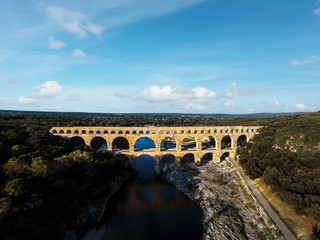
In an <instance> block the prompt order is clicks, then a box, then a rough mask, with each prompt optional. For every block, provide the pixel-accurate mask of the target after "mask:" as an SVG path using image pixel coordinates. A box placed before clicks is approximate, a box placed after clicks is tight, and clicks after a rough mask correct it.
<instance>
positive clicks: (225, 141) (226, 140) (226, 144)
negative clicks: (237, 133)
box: [221, 135, 232, 149]
mask: <svg viewBox="0 0 320 240" xmlns="http://www.w3.org/2000/svg"><path fill="white" fill-rule="evenodd" d="M231 147H232V138H231V137H230V136H229V135H226V136H224V137H223V138H222V139H221V149H226V148H231Z"/></svg>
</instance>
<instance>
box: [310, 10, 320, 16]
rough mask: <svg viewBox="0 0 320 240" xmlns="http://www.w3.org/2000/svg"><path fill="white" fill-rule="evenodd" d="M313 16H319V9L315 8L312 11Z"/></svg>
mask: <svg viewBox="0 0 320 240" xmlns="http://www.w3.org/2000/svg"><path fill="white" fill-rule="evenodd" d="M312 13H313V14H314V15H317V16H320V8H316V9H314V10H313V11H312Z"/></svg>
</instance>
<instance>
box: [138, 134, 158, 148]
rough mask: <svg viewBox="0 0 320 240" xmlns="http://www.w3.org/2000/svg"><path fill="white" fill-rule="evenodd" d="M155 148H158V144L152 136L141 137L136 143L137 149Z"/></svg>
mask: <svg viewBox="0 0 320 240" xmlns="http://www.w3.org/2000/svg"><path fill="white" fill-rule="evenodd" d="M155 148H156V144H155V143H154V141H153V140H152V139H151V138H148V137H141V138H139V139H138V140H137V141H136V142H135V144H134V150H135V151H141V150H145V149H155Z"/></svg>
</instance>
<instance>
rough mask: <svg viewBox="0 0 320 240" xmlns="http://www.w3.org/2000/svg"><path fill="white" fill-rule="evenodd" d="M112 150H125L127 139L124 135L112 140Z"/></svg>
mask: <svg viewBox="0 0 320 240" xmlns="http://www.w3.org/2000/svg"><path fill="white" fill-rule="evenodd" d="M112 149H113V150H126V149H129V141H128V139H127V138H125V137H116V138H115V139H113V141H112Z"/></svg>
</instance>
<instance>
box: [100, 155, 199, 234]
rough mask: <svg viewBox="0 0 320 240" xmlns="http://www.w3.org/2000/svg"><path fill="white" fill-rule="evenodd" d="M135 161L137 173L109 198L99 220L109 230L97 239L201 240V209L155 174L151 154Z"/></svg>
mask: <svg viewBox="0 0 320 240" xmlns="http://www.w3.org/2000/svg"><path fill="white" fill-rule="evenodd" d="M136 164H137V166H138V169H139V171H138V173H137V174H136V175H135V176H133V177H132V178H131V179H130V180H129V181H128V182H126V183H125V184H124V185H123V186H122V188H121V190H120V191H119V192H118V193H116V194H115V195H113V196H112V197H111V198H110V200H109V201H108V205H107V209H106V212H105V215H104V217H103V219H102V221H101V223H100V226H106V230H105V231H104V230H102V232H103V231H104V233H103V234H102V237H101V235H100V236H99V238H94V239H108V240H110V239H111V240H113V239H114V240H121V239H131V240H135V239H137V240H150V239H152V240H160V239H161V240H167V239H169V240H170V239H175V240H177V239H184V240H198V239H199V240H200V239H202V232H201V210H200V208H199V207H198V206H197V205H196V203H194V202H193V201H192V200H191V199H189V198H188V197H186V196H185V195H184V194H183V193H182V192H181V191H179V190H178V189H177V188H176V187H175V186H174V185H172V184H170V183H168V182H167V181H165V180H164V179H163V176H160V175H155V171H154V167H155V161H154V159H153V158H152V157H151V156H148V155H142V156H140V157H138V158H137V159H136ZM146 173H147V174H146ZM102 229H103V227H102ZM100 232H101V231H100Z"/></svg>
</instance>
